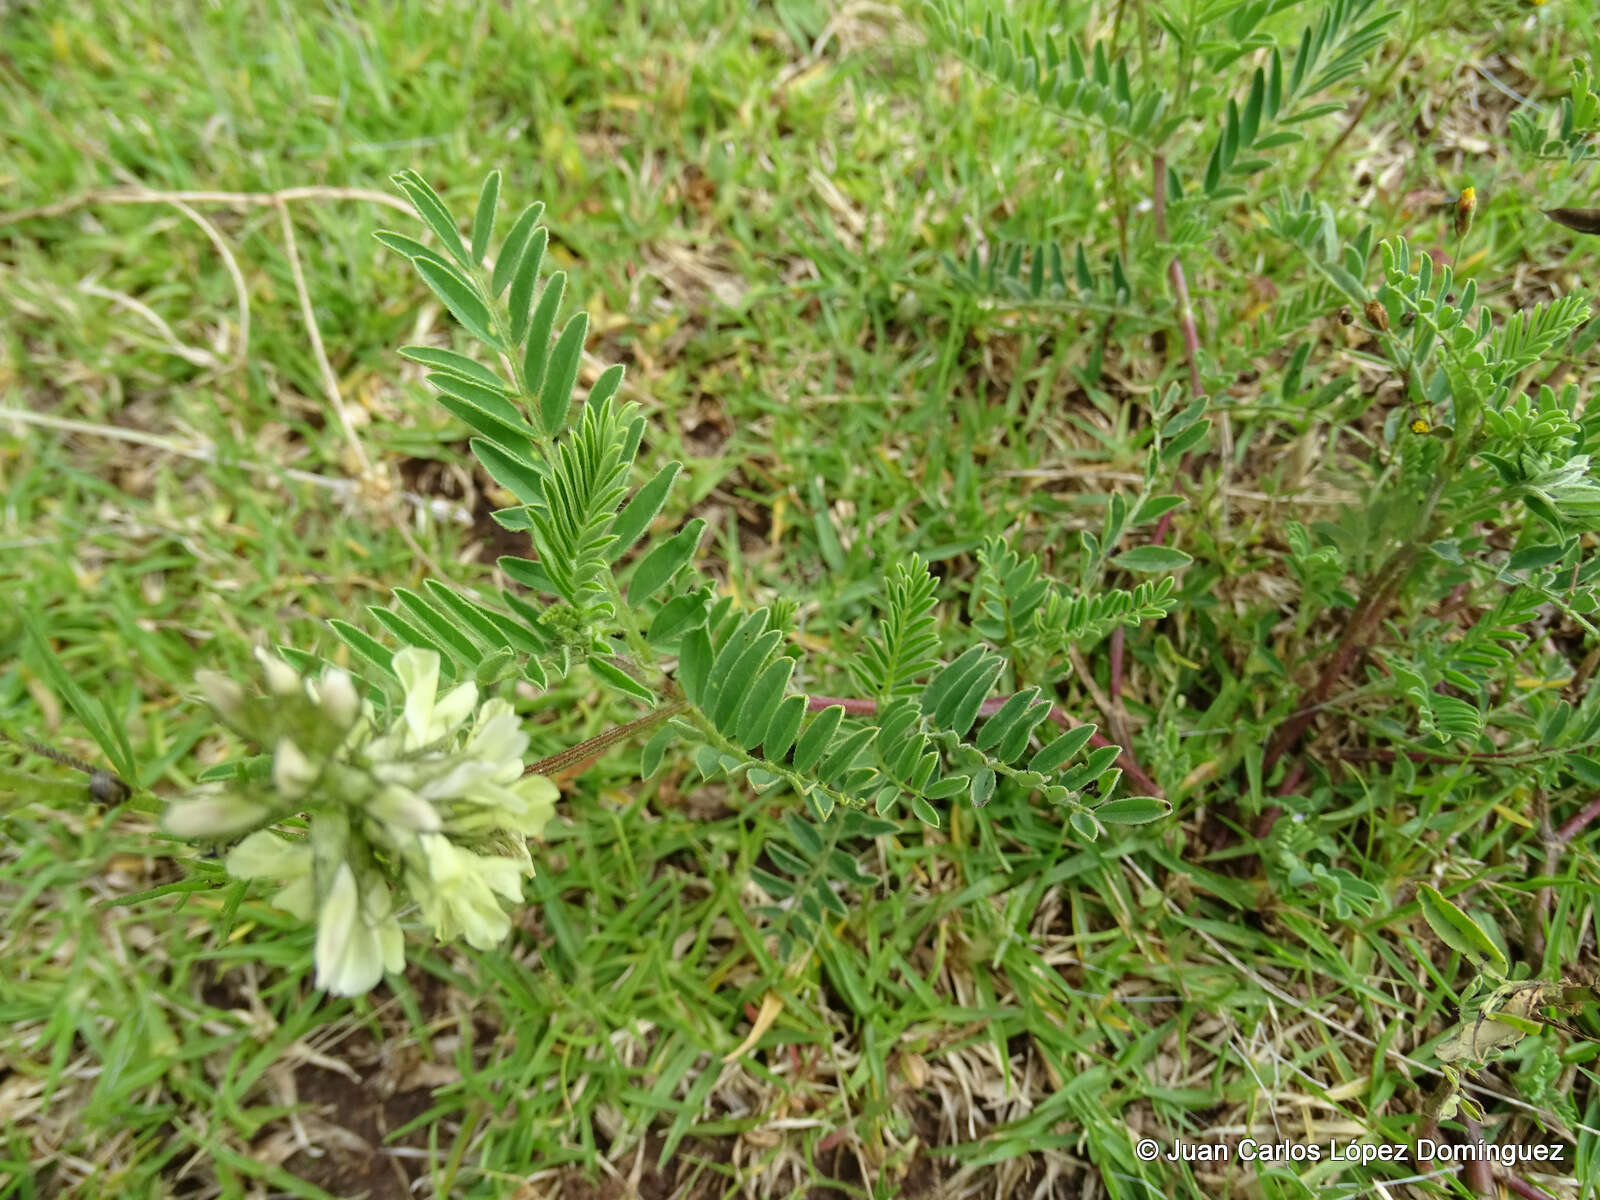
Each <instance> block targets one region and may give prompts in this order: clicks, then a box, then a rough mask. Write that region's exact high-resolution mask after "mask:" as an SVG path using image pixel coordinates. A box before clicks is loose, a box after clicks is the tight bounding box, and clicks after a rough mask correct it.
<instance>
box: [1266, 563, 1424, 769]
mask: <svg viewBox="0 0 1600 1200" xmlns="http://www.w3.org/2000/svg"><path fill="white" fill-rule="evenodd" d="M1414 556H1415V551H1414V550H1413V549H1411V548H1409V547H1408V548H1406V549H1405V550H1402V551H1400V552H1399V553H1398V554H1396V555H1395V557H1394V558H1392V559H1390V560H1389V562H1388V563H1387V564H1385V565H1384V567H1383V569H1382V570H1381V571H1379V572H1378V575H1377V578H1376V579H1374V580H1373V583H1372V586H1371V587H1369V588H1368V589H1367V598H1366V599H1365V600H1363V601H1362V602H1361V603H1360V605H1358V606H1357V608H1356V611H1355V613H1354V614H1353V615H1352V616H1351V618H1350V623H1349V624H1348V625H1346V626H1345V629H1344V633H1343V634H1342V635H1341V636H1340V638H1339V641H1338V644H1337V645H1336V646H1335V647H1334V650H1333V656H1332V658H1331V659H1330V660H1329V662H1328V665H1327V666H1326V667H1325V668H1324V669H1323V672H1322V674H1321V676H1320V677H1318V679H1317V682H1316V683H1315V684H1313V685H1312V686H1311V687H1310V688H1309V689H1307V691H1306V692H1305V693H1304V694H1303V695H1302V696H1301V697H1300V703H1299V704H1298V705H1297V706H1296V711H1295V713H1294V714H1293V715H1292V716H1291V717H1289V719H1288V720H1286V721H1285V722H1284V723H1283V724H1282V725H1280V726H1279V727H1278V731H1277V732H1276V733H1275V734H1273V737H1272V741H1271V743H1270V744H1269V745H1268V746H1267V753H1266V757H1265V758H1264V759H1262V763H1261V765H1262V768H1263V769H1268V768H1270V767H1271V766H1272V765H1273V764H1274V763H1276V762H1277V761H1278V759H1280V758H1282V757H1283V755H1284V752H1285V751H1287V750H1288V749H1290V748H1291V747H1292V746H1293V745H1294V744H1295V743H1296V742H1298V741H1299V740H1300V735H1301V734H1303V733H1304V732H1305V731H1306V729H1307V728H1308V727H1309V726H1310V724H1311V722H1312V721H1313V720H1315V719H1316V715H1317V709H1318V708H1319V707H1320V706H1321V705H1322V703H1323V701H1325V700H1326V699H1327V698H1328V696H1329V695H1330V694H1331V693H1332V692H1333V685H1334V684H1336V683H1338V682H1339V680H1340V679H1342V678H1343V677H1344V673H1345V672H1346V671H1347V670H1349V669H1350V664H1351V663H1352V662H1354V661H1355V658H1356V656H1357V654H1359V653H1360V652H1361V649H1362V647H1363V646H1364V645H1365V643H1366V640H1367V636H1368V635H1369V634H1370V633H1371V632H1372V630H1373V629H1374V628H1375V627H1376V626H1377V624H1378V622H1379V621H1380V620H1382V619H1383V614H1384V612H1385V611H1386V610H1387V609H1388V607H1389V603H1390V601H1391V600H1393V599H1394V595H1395V593H1396V592H1397V591H1399V588H1400V582H1401V580H1402V579H1404V578H1405V574H1406V571H1407V570H1408V569H1409V568H1410V566H1411V560H1412V558H1413V557H1414Z"/></svg>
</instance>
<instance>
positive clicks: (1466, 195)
mask: <svg viewBox="0 0 1600 1200" xmlns="http://www.w3.org/2000/svg"><path fill="white" fill-rule="evenodd" d="M1477 211H1478V193H1477V192H1476V191H1475V190H1474V189H1472V188H1469V187H1466V188H1462V189H1461V195H1460V196H1458V197H1457V198H1456V236H1457V237H1458V238H1462V237H1466V236H1467V230H1469V229H1471V228H1472V214H1473V213H1475V212H1477Z"/></svg>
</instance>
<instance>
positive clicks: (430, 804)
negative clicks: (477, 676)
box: [163, 648, 557, 996]
mask: <svg viewBox="0 0 1600 1200" xmlns="http://www.w3.org/2000/svg"><path fill="white" fill-rule="evenodd" d="M257 656H258V657H259V658H260V659H261V663H262V666H263V667H264V668H265V671H266V679H267V692H268V694H267V695H265V696H251V695H248V694H246V692H245V691H244V689H243V688H241V687H240V686H239V685H238V684H237V683H235V682H233V681H232V680H230V679H227V678H224V677H223V676H221V675H217V674H214V673H210V672H203V673H201V675H200V676H199V677H198V682H199V684H200V687H201V689H202V690H203V691H204V692H205V694H206V697H207V699H208V700H210V702H211V705H212V707H213V708H215V709H216V711H217V713H218V715H220V716H221V717H222V719H223V720H224V721H225V722H227V724H228V725H229V726H231V727H232V728H233V729H235V730H236V731H238V732H239V733H241V734H243V735H244V736H246V737H248V738H250V739H252V740H253V741H255V742H257V743H259V744H260V745H262V746H264V747H266V748H268V749H269V750H270V751H271V754H272V766H271V772H270V775H269V776H268V777H267V778H266V779H263V780H255V781H241V782H230V783H228V784H223V785H209V786H207V787H204V788H202V789H200V790H198V791H196V792H194V793H192V794H190V795H188V796H186V797H184V798H182V799H179V800H176V801H174V802H173V803H172V804H171V805H170V806H169V807H168V809H167V812H166V815H165V818H164V820H163V824H164V826H165V827H166V829H167V831H168V832H169V833H172V834H175V835H177V836H179V837H186V838H205V839H223V838H231V837H236V836H238V835H240V834H246V835H247V836H245V837H244V840H243V841H241V842H240V843H239V844H238V845H237V846H236V847H234V849H233V850H232V852H231V853H229V855H228V857H227V867H228V872H229V874H231V875H233V876H234V877H236V878H239V879H265V880H274V881H277V882H279V883H280V884H281V885H282V886H281V887H280V888H279V890H278V891H277V893H276V894H275V895H274V897H273V903H275V904H276V905H277V906H278V907H280V908H283V909H285V910H287V911H289V912H291V913H293V914H295V915H296V916H298V917H300V918H301V919H303V920H308V921H309V920H315V922H316V926H317V939H316V967H317V984H318V985H319V986H320V987H323V988H326V989H327V990H328V991H329V992H332V993H334V994H335V995H340V996H352V995H356V994H359V993H361V992H366V991H368V990H370V989H371V988H372V987H374V986H375V985H376V984H377V982H378V980H379V979H381V978H382V976H383V973H384V972H385V971H399V970H401V969H402V968H403V967H404V966H405V952H404V940H403V938H402V935H401V931H400V923H399V914H400V908H401V907H402V906H403V904H404V903H405V902H407V901H409V902H411V903H414V904H415V905H416V908H417V912H418V913H419V914H420V916H421V919H422V921H423V922H424V923H425V924H426V925H427V926H428V927H429V928H430V929H431V930H432V931H433V932H434V934H435V935H436V936H437V937H439V938H441V939H452V938H456V937H461V938H464V939H465V940H466V941H467V942H468V943H469V944H470V945H472V946H475V947H477V948H479V949H489V948H491V947H493V946H496V945H498V944H499V943H500V942H501V941H502V940H503V939H504V938H505V936H506V934H507V933H509V932H510V928H511V922H510V919H509V918H508V917H507V915H506V912H505V909H504V908H503V907H502V905H501V901H502V900H508V901H511V902H513V903H515V902H519V901H521V899H522V879H523V877H524V876H525V875H531V874H532V873H533V862H532V859H531V857H530V856H529V854H528V848H527V844H526V841H525V839H526V838H528V837H536V836H538V835H539V834H540V833H542V832H543V830H544V827H545V823H546V822H547V821H549V819H550V816H551V814H552V813H553V812H554V807H555V800H556V796H557V791H556V787H555V785H554V784H553V783H551V782H550V781H549V780H548V779H546V778H544V777H542V776H538V775H529V776H524V775H523V773H522V770H523V763H522V757H523V754H524V753H525V752H526V750H527V748H528V736H527V734H525V733H523V732H522V729H521V726H520V724H519V722H518V721H517V718H516V714H515V713H514V712H513V711H512V708H511V705H510V704H508V703H506V702H505V701H504V700H498V699H495V700H489V701H486V702H485V703H483V704H482V705H480V704H479V703H478V689H477V687H476V686H475V685H473V684H471V683H463V684H460V685H458V686H456V687H454V688H452V689H451V690H450V691H448V692H446V693H445V694H444V695H442V696H441V695H440V694H439V656H438V655H437V654H435V653H433V652H432V651H427V650H419V649H415V648H408V649H405V650H401V651H399V652H398V653H396V654H395V656H394V670H395V673H396V675H398V676H399V679H400V682H401V685H402V687H403V688H404V705H403V708H402V710H401V711H400V713H399V715H398V716H397V717H396V718H395V720H394V721H393V722H392V723H391V724H390V725H389V726H388V727H387V728H382V727H380V726H379V724H378V722H377V719H376V717H375V715H374V711H373V708H372V705H371V704H370V703H366V702H363V701H362V700H361V699H360V698H359V697H358V695H357V693H356V690H355V686H354V684H353V683H352V682H351V679H350V676H349V675H347V674H346V673H345V672H343V671H340V670H337V669H335V668H329V669H327V670H325V671H324V672H323V673H322V676H321V678H320V679H317V680H310V679H302V678H301V677H300V675H299V674H298V673H297V672H296V671H294V670H293V669H292V668H291V667H289V666H288V665H287V664H286V663H284V662H283V661H282V660H280V659H278V658H275V657H272V656H270V655H268V654H266V653H265V652H262V651H258V652H257ZM301 813H303V814H305V815H306V817H307V818H308V824H307V831H306V833H305V835H304V836H290V835H288V834H283V833H279V832H277V831H275V830H274V829H272V828H270V826H272V825H274V824H276V823H278V822H280V821H283V820H285V819H287V818H290V817H293V816H295V815H297V814H301Z"/></svg>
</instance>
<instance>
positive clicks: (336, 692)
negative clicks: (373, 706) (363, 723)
mask: <svg viewBox="0 0 1600 1200" xmlns="http://www.w3.org/2000/svg"><path fill="white" fill-rule="evenodd" d="M307 686H308V687H310V686H311V685H310V684H309V683H308V684H307ZM311 698H312V699H313V700H315V701H316V702H317V704H318V705H319V706H320V707H321V708H322V711H323V712H325V713H327V714H328V719H329V720H330V721H332V722H333V723H334V724H335V725H337V726H338V727H339V728H340V729H348V728H349V727H350V726H351V724H353V723H354V721H355V719H356V717H357V716H358V715H359V714H360V712H361V697H360V696H358V695H357V694H356V688H355V684H353V683H351V682H350V675H349V673H348V672H346V671H341V670H340V669H339V668H338V667H329V668H328V669H327V670H325V671H324V672H323V673H322V679H321V681H320V682H318V683H317V684H316V685H315V690H314V692H313V694H312V697H311Z"/></svg>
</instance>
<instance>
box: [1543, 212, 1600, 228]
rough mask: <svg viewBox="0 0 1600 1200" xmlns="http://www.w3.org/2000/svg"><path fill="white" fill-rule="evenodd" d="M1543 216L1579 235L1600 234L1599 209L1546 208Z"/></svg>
mask: <svg viewBox="0 0 1600 1200" xmlns="http://www.w3.org/2000/svg"><path fill="white" fill-rule="evenodd" d="M1544 215H1545V216H1547V217H1549V218H1550V219H1551V220H1552V221H1554V222H1555V223H1556V224H1557V225H1565V226H1566V227H1567V228H1568V229H1576V230H1577V231H1578V232H1579V233H1600V208H1547V209H1545V210H1544Z"/></svg>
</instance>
